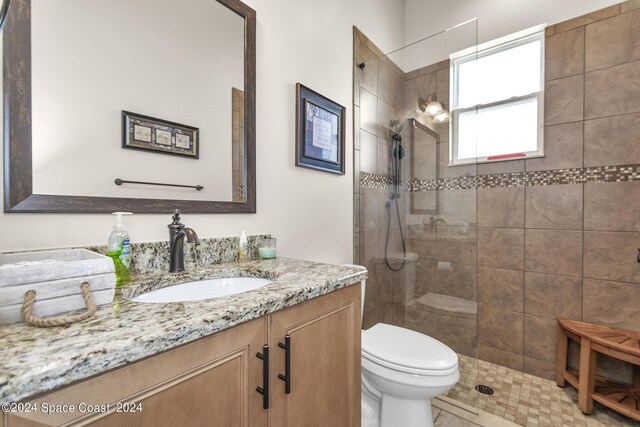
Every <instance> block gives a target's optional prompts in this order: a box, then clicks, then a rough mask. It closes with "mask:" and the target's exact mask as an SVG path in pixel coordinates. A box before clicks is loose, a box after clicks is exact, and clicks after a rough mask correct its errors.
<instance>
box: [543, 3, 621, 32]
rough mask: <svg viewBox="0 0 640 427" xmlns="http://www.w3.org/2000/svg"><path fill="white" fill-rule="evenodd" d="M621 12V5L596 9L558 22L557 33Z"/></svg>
mask: <svg viewBox="0 0 640 427" xmlns="http://www.w3.org/2000/svg"><path fill="white" fill-rule="evenodd" d="M619 13H620V5H619V4H616V5H613V6H609V7H605V8H604V9H600V10H596V11H595V12H591V13H588V14H586V15H582V16H578V17H577V18H573V19H570V20H568V21H564V22H561V23H559V24H556V25H555V27H556V33H559V32H562V31H567V30H571V29H573V28H576V27H581V26H583V25H588V24H592V23H594V22H597V21H601V20H603V19H607V18H610V17H612V16H615V15H618V14H619Z"/></svg>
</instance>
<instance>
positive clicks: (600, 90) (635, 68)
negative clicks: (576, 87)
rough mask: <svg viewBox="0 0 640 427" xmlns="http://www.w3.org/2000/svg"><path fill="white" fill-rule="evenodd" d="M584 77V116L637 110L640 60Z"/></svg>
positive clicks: (604, 115) (639, 103) (592, 116)
mask: <svg viewBox="0 0 640 427" xmlns="http://www.w3.org/2000/svg"><path fill="white" fill-rule="evenodd" d="M585 76H586V79H585V118H586V119H595V118H599V117H608V116H615V115H618V114H628V113H637V112H640V61H636V62H631V63H629V64H623V65H618V66H615V67H610V68H605V69H602V70H598V71H592V72H590V73H587V74H585Z"/></svg>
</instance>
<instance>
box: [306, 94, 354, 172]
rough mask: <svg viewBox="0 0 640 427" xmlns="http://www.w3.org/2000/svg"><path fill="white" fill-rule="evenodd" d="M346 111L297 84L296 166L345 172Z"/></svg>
mask: <svg viewBox="0 0 640 427" xmlns="http://www.w3.org/2000/svg"><path fill="white" fill-rule="evenodd" d="M344 112H345V109H344V107H343V106H341V105H339V104H336V103H335V102H333V101H331V100H330V99H328V98H325V97H324V96H322V95H320V94H319V93H317V92H314V91H313V90H311V89H309V88H307V87H305V86H303V85H301V84H300V83H298V84H296V166H300V167H305V168H311V169H317V170H321V171H325V172H331V173H337V174H341V175H344Z"/></svg>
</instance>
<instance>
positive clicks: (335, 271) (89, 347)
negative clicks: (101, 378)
mask: <svg viewBox="0 0 640 427" xmlns="http://www.w3.org/2000/svg"><path fill="white" fill-rule="evenodd" d="M365 275H366V272H365V271H364V270H360V269H357V268H352V267H341V266H337V265H331V264H320V263H315V262H309V261H299V260H293V259H287V258H277V259H273V260H250V261H242V262H228V263H222V264H215V265H211V266H209V267H207V268H206V269H200V270H194V271H191V272H184V273H179V274H148V275H144V276H139V277H137V278H136V279H135V281H134V282H133V283H131V284H130V285H128V286H127V287H124V288H123V289H122V291H121V292H120V293H119V294H117V295H116V298H115V300H114V302H113V304H111V305H104V306H101V307H99V309H98V312H97V313H96V316H95V317H93V318H92V319H90V320H87V321H84V322H81V323H78V324H74V325H71V326H69V327H64V328H34V327H30V326H26V325H24V324H17V325H9V326H0V402H17V401H19V400H21V399H24V398H26V397H29V396H32V395H35V394H38V393H42V392H45V391H49V390H52V389H55V388H57V387H60V386H63V385H66V384H69V383H72V382H74V381H77V380H80V379H83V378H87V377H90V376H92V375H95V374H98V373H101V372H104V371H107V370H109V369H113V368H116V367H119V366H123V365H125V364H127V363H129V362H133V361H136V360H139V359H142V358H144V357H147V356H150V355H153V354H156V353H159V352H161V351H164V350H168V349H171V348H172V347H175V346H178V345H180V344H184V343H187V342H190V341H194V340H196V339H198V338H202V337H205V336H207V335H210V334H213V333H215V332H218V331H221V330H224V329H227V328H229V327H232V326H235V325H238V324H240V323H242V322H246V321H248V320H251V319H255V318H257V317H260V316H263V315H265V314H268V313H272V312H274V311H277V310H280V309H282V308H285V307H289V306H292V305H295V304H298V303H300V302H303V301H306V300H308V299H311V298H314V297H317V296H320V295H323V294H326V293H329V292H331V291H334V290H337V289H341V288H344V287H346V286H349V285H352V284H354V283H358V282H360V281H362V280H363V279H365ZM240 276H247V277H264V278H268V279H270V280H272V282H271V283H270V284H268V285H266V286H264V287H262V288H259V289H256V290H253V291H249V292H246V293H241V294H236V295H231V296H226V297H220V298H214V299H210V300H205V301H194V302H180V303H166V304H144V303H134V302H131V301H129V300H127V298H131V297H133V296H136V295H139V294H141V293H144V292H147V291H149V290H152V289H156V288H160V287H164V286H167V285H170V284H177V283H183V282H189V281H194V280H201V279H208V278H216V277H240Z"/></svg>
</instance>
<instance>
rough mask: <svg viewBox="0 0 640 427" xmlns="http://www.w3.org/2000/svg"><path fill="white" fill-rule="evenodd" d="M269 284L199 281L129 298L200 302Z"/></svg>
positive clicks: (244, 280)
mask: <svg viewBox="0 0 640 427" xmlns="http://www.w3.org/2000/svg"><path fill="white" fill-rule="evenodd" d="M269 283H271V281H270V280H267V279H259V278H256V277H230V278H225V279H209V280H199V281H197V282H187V283H180V284H179V285H172V286H167V287H166V288H161V289H156V290H155V291H151V292H147V293H145V294H141V295H138V296H137V297H135V298H131V301H134V302H155V303H162V302H183V301H201V300H205V299H210V298H217V297H224V296H227V295H235V294H239V293H241V292H247V291H251V290H253V289H257V288H261V287H262V286H265V285H267V284H269Z"/></svg>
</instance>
